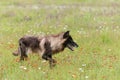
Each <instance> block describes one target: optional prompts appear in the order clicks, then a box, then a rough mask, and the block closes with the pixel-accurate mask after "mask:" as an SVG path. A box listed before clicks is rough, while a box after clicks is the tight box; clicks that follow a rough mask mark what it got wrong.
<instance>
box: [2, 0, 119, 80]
mask: <svg viewBox="0 0 120 80" xmlns="http://www.w3.org/2000/svg"><path fill="white" fill-rule="evenodd" d="M119 2H120V0H117V1H115V0H111V1H110V0H106V1H104V0H55V1H52V0H43V1H41V0H30V1H29V2H28V1H27V0H26V1H25V0H1V1H0V80H119V79H120V77H119V74H120V69H119V66H120V62H119V60H120V59H119V57H120V54H119V53H120V49H119V48H120V41H119V40H120V20H119V18H120V16H119V5H120V4H119ZM67 30H70V31H71V32H70V34H71V35H72V36H73V38H74V39H75V41H76V42H77V43H78V44H79V48H76V49H75V51H74V52H72V51H70V50H69V49H65V50H64V51H63V52H61V53H59V54H57V55H54V56H53V57H54V58H55V59H56V60H57V66H55V67H54V68H53V69H50V68H49V63H48V62H44V60H42V59H41V58H39V56H38V55H29V59H28V60H27V61H24V62H18V59H19V57H14V56H13V55H12V52H13V51H14V50H16V49H17V46H18V39H19V38H20V37H22V36H24V35H46V34H57V33H59V32H62V31H67Z"/></svg>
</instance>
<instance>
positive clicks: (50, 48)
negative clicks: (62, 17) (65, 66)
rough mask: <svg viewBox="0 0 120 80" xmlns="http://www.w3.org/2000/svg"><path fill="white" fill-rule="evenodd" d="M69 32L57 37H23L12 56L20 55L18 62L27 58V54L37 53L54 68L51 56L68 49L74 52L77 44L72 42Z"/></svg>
mask: <svg viewBox="0 0 120 80" xmlns="http://www.w3.org/2000/svg"><path fill="white" fill-rule="evenodd" d="M69 33H70V31H66V32H61V33H59V34H57V35H47V36H44V37H39V36H38V37H35V36H24V37H22V38H20V39H19V47H18V50H17V51H16V52H13V55H15V56H18V55H20V61H21V60H24V59H25V58H27V57H28V56H27V53H29V51H31V52H32V53H38V54H39V55H41V57H42V58H43V59H45V60H48V61H49V64H50V67H52V66H54V65H55V63H56V61H55V60H54V59H53V58H52V55H53V54H56V53H58V52H61V51H63V50H64V49H65V48H69V49H70V50H72V51H74V47H78V44H77V43H76V42H74V40H73V38H72V37H71V35H70V34H69Z"/></svg>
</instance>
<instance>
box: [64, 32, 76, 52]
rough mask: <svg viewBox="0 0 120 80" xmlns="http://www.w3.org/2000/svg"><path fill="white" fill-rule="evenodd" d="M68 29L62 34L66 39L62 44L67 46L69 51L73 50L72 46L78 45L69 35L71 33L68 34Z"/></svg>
mask: <svg viewBox="0 0 120 80" xmlns="http://www.w3.org/2000/svg"><path fill="white" fill-rule="evenodd" d="M69 33H70V31H66V32H64V34H63V38H64V39H66V40H65V42H64V44H63V45H64V46H65V47H67V48H69V49H70V50H71V51H74V47H78V44H77V43H76V42H74V40H73V38H72V37H71V35H70V34H69Z"/></svg>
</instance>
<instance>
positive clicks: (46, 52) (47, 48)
mask: <svg viewBox="0 0 120 80" xmlns="http://www.w3.org/2000/svg"><path fill="white" fill-rule="evenodd" d="M42 58H43V59H45V60H48V61H49V64H50V68H52V67H53V66H55V64H56V61H55V60H54V59H52V49H51V47H50V43H49V42H45V44H44V50H43V55H42Z"/></svg>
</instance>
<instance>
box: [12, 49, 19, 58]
mask: <svg viewBox="0 0 120 80" xmlns="http://www.w3.org/2000/svg"><path fill="white" fill-rule="evenodd" d="M12 54H13V55H14V56H18V55H19V54H20V53H19V49H18V50H16V51H14V52H13V53H12Z"/></svg>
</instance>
